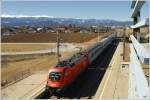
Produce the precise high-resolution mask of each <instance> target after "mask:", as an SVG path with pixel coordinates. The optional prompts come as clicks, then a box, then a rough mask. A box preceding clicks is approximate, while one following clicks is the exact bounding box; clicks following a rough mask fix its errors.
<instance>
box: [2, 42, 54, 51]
mask: <svg viewBox="0 0 150 100" xmlns="http://www.w3.org/2000/svg"><path fill="white" fill-rule="evenodd" d="M55 47H56V44H55V43H49V44H37V43H36V44H14V43H13V44H11V43H10V44H3V43H2V44H1V51H2V52H22V51H36V50H45V49H50V48H55Z"/></svg>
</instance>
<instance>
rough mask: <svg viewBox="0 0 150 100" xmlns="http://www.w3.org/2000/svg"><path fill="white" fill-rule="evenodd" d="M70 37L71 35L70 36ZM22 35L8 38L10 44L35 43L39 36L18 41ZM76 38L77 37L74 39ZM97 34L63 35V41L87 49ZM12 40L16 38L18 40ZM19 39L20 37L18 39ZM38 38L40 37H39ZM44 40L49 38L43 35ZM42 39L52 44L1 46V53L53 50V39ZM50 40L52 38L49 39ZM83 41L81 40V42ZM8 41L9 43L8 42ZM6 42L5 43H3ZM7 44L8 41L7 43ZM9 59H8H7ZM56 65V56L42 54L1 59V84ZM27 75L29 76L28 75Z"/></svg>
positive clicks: (65, 56) (64, 55) (68, 53)
mask: <svg viewBox="0 0 150 100" xmlns="http://www.w3.org/2000/svg"><path fill="white" fill-rule="evenodd" d="M65 34H66V33H65ZM70 35H71V34H70ZM107 35H109V34H107V33H105V34H102V35H101V36H100V40H101V39H102V38H103V37H106V36H107ZM20 36H22V35H18V36H16V37H14V36H10V37H11V39H12V40H11V39H10V37H9V40H10V41H11V42H12V41H13V42H18V41H21V40H23V41H22V42H26V41H28V42H29V41H30V42H33V41H34V42H35V41H36V39H35V37H39V36H41V34H39V36H35V37H34V35H33V37H31V36H32V35H31V36H30V38H23V39H20V40H19V37H20ZM26 36H27V37H28V35H26ZM76 36H77V37H76ZM96 36H97V34H80V35H79V34H72V35H71V37H72V38H68V37H69V36H67V34H66V35H64V36H63V39H66V40H63V41H64V42H68V43H70V42H73V43H74V44H79V46H84V48H88V47H89V46H91V45H92V44H94V43H96V42H97V41H98V39H97V37H96ZM14 38H18V40H17V39H16V41H15V39H14ZM20 38H21V37H20ZM39 38H40V37H39ZM44 38H46V39H47V40H48V39H49V37H46V34H44ZM44 38H40V40H39V41H40V42H41V41H43V42H52V43H48V44H38V43H37V44H2V45H1V47H2V49H1V50H2V52H18V51H34V50H44V49H49V48H54V47H55V45H56V44H55V43H54V42H55V41H54V40H55V38H54V39H53V41H52V40H51V41H45V40H44ZM51 38H52V37H51ZM82 39H83V40H82ZM10 41H9V42H10ZM5 42H6V41H5ZM7 42H8V41H7ZM75 52H76V51H69V52H63V53H61V54H62V57H61V59H64V58H67V57H69V56H71V55H73V54H74V53H75ZM8 58H9V57H8ZM56 63H57V58H56V54H55V53H54V54H44V55H36V56H28V55H24V56H13V57H10V58H9V59H4V58H3V57H2V68H1V76H2V78H1V79H2V82H3V81H5V80H11V79H14V78H15V79H16V76H21V75H22V74H23V73H24V72H26V71H30V73H31V74H32V73H34V72H38V71H46V72H47V70H48V69H49V68H51V67H54V66H55V64H56ZM28 75H29V74H28Z"/></svg>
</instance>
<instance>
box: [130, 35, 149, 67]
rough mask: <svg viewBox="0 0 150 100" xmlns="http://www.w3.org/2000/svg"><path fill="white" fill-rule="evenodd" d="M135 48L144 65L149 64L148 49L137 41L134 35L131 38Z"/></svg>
mask: <svg viewBox="0 0 150 100" xmlns="http://www.w3.org/2000/svg"><path fill="white" fill-rule="evenodd" d="M130 38H131V41H132V43H133V46H134V48H135V50H136V53H137V55H138V57H139V58H140V60H141V62H142V63H144V64H149V60H150V55H149V53H148V52H147V51H146V49H145V48H144V47H143V46H142V45H141V44H140V43H139V42H138V41H137V40H136V39H135V37H134V36H133V35H131V36H130Z"/></svg>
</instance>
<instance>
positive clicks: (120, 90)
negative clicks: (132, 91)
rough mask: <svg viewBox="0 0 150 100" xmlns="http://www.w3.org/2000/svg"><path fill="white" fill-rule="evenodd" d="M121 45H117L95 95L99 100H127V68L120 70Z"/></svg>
mask: <svg viewBox="0 0 150 100" xmlns="http://www.w3.org/2000/svg"><path fill="white" fill-rule="evenodd" d="M122 53H123V44H122V43H119V46H118V47H117V50H116V51H115V54H114V56H113V58H112V60H111V62H110V64H109V67H108V69H107V71H106V73H105V75H104V77H103V80H102V82H101V84H100V86H99V88H98V91H97V93H96V95H95V98H96V99H99V100H126V99H128V74H129V70H128V67H125V68H122V67H121V62H122V56H121V54H122Z"/></svg>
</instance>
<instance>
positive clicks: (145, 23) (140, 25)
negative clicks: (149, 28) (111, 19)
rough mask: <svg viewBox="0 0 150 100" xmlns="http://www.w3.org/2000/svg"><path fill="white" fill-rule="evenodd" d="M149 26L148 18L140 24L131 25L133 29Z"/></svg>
mask: <svg viewBox="0 0 150 100" xmlns="http://www.w3.org/2000/svg"><path fill="white" fill-rule="evenodd" d="M146 25H149V18H146V19H144V20H141V21H140V22H138V23H137V24H135V25H131V28H139V27H143V26H146Z"/></svg>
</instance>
